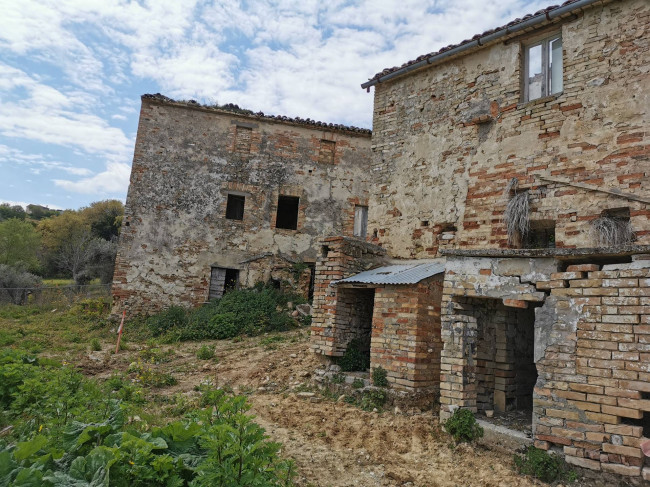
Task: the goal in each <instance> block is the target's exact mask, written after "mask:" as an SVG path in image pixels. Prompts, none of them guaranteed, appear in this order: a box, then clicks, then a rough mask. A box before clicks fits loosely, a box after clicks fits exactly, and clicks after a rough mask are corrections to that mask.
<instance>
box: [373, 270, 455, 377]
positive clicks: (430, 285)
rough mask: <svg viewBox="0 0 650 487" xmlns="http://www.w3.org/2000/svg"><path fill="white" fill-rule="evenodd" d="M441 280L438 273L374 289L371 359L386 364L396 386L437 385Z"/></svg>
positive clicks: (376, 363) (377, 365)
mask: <svg viewBox="0 0 650 487" xmlns="http://www.w3.org/2000/svg"><path fill="white" fill-rule="evenodd" d="M442 281H443V276H442V275H438V276H434V277H432V278H429V279H425V280H424V281H421V282H419V283H418V284H414V285H399V286H397V285H394V286H383V287H378V288H377V289H376V291H375V308H374V315H373V320H372V328H373V329H372V342H371V350H370V363H371V367H372V368H373V369H374V368H376V367H379V366H381V367H382V368H384V369H385V370H386V371H387V372H388V374H387V377H388V380H389V381H390V382H391V383H392V384H393V386H395V387H398V388H400V389H406V390H416V389H417V390H422V388H429V389H434V390H437V389H438V386H439V382H440V351H441V348H442V342H441V340H440V302H441V299H442Z"/></svg>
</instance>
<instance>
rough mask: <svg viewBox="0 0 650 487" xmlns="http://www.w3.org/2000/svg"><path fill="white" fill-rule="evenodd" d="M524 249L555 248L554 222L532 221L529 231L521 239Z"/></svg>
mask: <svg viewBox="0 0 650 487" xmlns="http://www.w3.org/2000/svg"><path fill="white" fill-rule="evenodd" d="M522 247H523V248H525V249H553V248H555V222H554V221H553V220H533V221H531V222H530V230H529V231H528V233H526V235H524V239H523V245H522Z"/></svg>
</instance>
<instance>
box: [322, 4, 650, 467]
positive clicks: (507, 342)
mask: <svg viewBox="0 0 650 487" xmlns="http://www.w3.org/2000/svg"><path fill="white" fill-rule="evenodd" d="M649 32H650V3H649V2H647V1H646V0H618V1H602V0H573V1H569V2H566V3H565V4H564V5H562V6H560V7H550V8H548V9H545V10H543V11H540V12H537V13H536V14H533V15H528V16H526V17H524V18H522V19H516V20H514V21H512V22H510V23H509V24H507V25H505V26H502V27H498V28H495V29H492V30H490V31H487V32H485V33H483V34H479V35H476V36H474V37H472V38H471V39H469V40H466V41H463V42H462V43H460V44H458V45H455V46H448V47H446V48H443V49H441V50H440V51H438V52H434V53H430V54H426V55H423V56H420V57H418V58H417V59H415V60H413V61H409V62H407V63H405V64H404V65H402V66H401V67H395V68H390V69H386V70H384V71H382V72H381V73H378V74H377V75H376V76H374V77H373V78H372V79H370V80H369V81H368V82H366V83H364V84H363V85H362V87H364V88H368V89H370V88H371V87H374V114H373V133H372V151H373V159H372V171H371V172H370V174H371V175H372V176H371V177H372V180H371V181H370V185H371V186H370V188H371V189H370V198H369V202H368V238H367V240H366V241H365V242H364V241H362V239H358V238H356V239H355V238H350V237H349V236H332V237H329V238H326V239H323V240H322V241H321V246H320V256H319V259H318V263H317V266H316V291H315V296H314V307H315V309H314V316H313V328H312V349H313V350H314V351H315V352H316V353H318V354H320V355H322V356H323V357H331V358H336V357H340V356H342V355H343V354H344V353H345V352H346V350H347V347H348V345H349V344H350V343H351V342H352V340H354V341H355V343H356V344H357V346H360V347H361V348H362V349H363V350H361V351H362V352H365V353H368V354H369V355H370V364H371V368H372V369H374V368H377V367H379V366H381V367H383V368H384V369H385V370H386V371H387V373H388V379H389V381H390V382H391V383H392V387H393V388H394V389H398V390H399V389H402V390H407V391H413V392H420V393H430V394H431V395H432V397H435V398H436V400H439V402H440V415H441V417H442V418H443V419H444V418H446V417H448V416H449V415H450V414H451V412H452V411H453V410H454V408H457V407H463V408H469V409H471V410H472V411H474V412H476V413H478V415H479V416H482V415H483V413H484V412H485V411H492V410H494V411H496V412H497V414H498V413H500V412H505V411H517V410H519V411H522V412H523V414H524V415H525V416H526V417H527V418H529V422H531V423H532V424H531V428H532V434H533V437H534V440H535V445H536V446H538V447H540V448H544V449H549V448H553V449H559V450H560V451H561V452H563V453H564V454H565V456H566V459H567V461H568V462H570V463H573V464H576V465H579V466H582V467H586V468H590V469H595V470H603V471H607V472H615V473H619V474H624V475H631V476H639V475H643V476H644V478H646V479H648V480H650V467H649V466H647V465H645V463H644V462H645V457H644V454H643V451H642V448H641V445H642V444H643V443H644V442H645V441H647V440H646V439H645V438H646V437H649V438H650V221H649V219H650V207H649V205H650V185H649V184H648V173H649V172H650V122H649V118H648V117H649V115H648V112H649V111H650V110H649V109H650V99H649V96H650V95H649V93H650V71H649V70H648V66H650V55H649V54H650V36H649V35H648V33H649ZM483 417H484V416H483ZM644 465H645V466H644Z"/></svg>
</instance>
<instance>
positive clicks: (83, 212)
mask: <svg viewBox="0 0 650 487" xmlns="http://www.w3.org/2000/svg"><path fill="white" fill-rule="evenodd" d="M123 216H124V205H123V204H122V202H121V201H118V200H104V201H97V202H95V203H92V204H91V205H89V206H87V207H84V208H81V209H79V210H65V211H60V210H50V209H49V208H46V207H43V206H39V205H28V207H27V210H26V211H25V209H23V207H22V206H11V205H9V204H6V203H4V204H0V288H4V289H7V288H25V287H36V286H39V285H40V284H41V282H42V279H43V278H68V279H73V280H74V282H75V284H78V285H83V284H88V283H89V282H90V281H91V280H93V279H96V278H98V279H99V280H100V281H101V282H102V283H104V284H108V283H110V282H111V281H112V280H113V268H114V266H115V255H116V252H117V237H118V235H119V231H120V227H121V225H122V218H123Z"/></svg>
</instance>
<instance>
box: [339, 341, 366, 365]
mask: <svg viewBox="0 0 650 487" xmlns="http://www.w3.org/2000/svg"><path fill="white" fill-rule="evenodd" d="M360 345H361V344H360V342H359V340H358V339H356V338H354V339H352V340H350V343H348V347H347V348H346V350H345V353H344V354H343V356H342V357H341V358H340V360H339V365H340V366H341V370H342V371H344V372H354V371H358V370H361V371H364V370H366V369H368V367H370V354H369V353H367V352H362V351H361V348H360Z"/></svg>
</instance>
